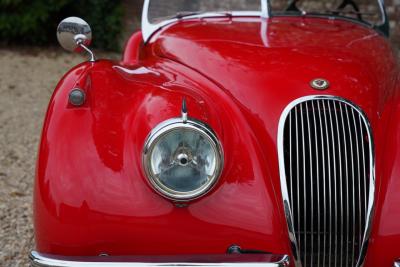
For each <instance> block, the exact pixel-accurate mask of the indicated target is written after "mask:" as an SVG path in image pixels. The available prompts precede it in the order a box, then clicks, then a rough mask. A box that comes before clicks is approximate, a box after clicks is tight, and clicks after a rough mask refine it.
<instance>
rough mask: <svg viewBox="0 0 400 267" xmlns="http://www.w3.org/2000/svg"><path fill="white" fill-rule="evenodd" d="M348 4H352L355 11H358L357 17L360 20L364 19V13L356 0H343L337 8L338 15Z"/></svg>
mask: <svg viewBox="0 0 400 267" xmlns="http://www.w3.org/2000/svg"><path fill="white" fill-rule="evenodd" d="M347 6H351V7H352V8H353V9H354V11H355V12H356V14H357V18H358V19H359V20H362V14H361V13H360V7H359V6H358V5H357V3H356V2H354V0H343V2H342V3H341V4H340V5H339V6H338V8H337V15H339V14H340V11H343V9H344V8H345V7H347Z"/></svg>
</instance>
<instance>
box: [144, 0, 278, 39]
mask: <svg viewBox="0 0 400 267" xmlns="http://www.w3.org/2000/svg"><path fill="white" fill-rule="evenodd" d="M260 1H261V11H232V12H230V13H231V14H232V16H233V17H261V18H269V17H270V4H269V0H260ZM149 7H150V0H145V1H144V4H143V12H142V35H143V41H144V43H147V42H148V41H149V40H150V37H151V36H152V35H153V34H154V33H155V32H157V31H158V30H160V29H162V28H163V27H165V26H167V25H169V24H172V23H174V22H177V21H179V20H182V19H178V18H174V19H167V20H164V21H162V22H160V23H156V24H152V23H151V22H150V20H149ZM213 17H226V15H224V14H221V13H218V12H215V13H213V12H205V13H202V14H198V15H193V16H187V17H185V18H183V19H185V20H186V19H200V18H213Z"/></svg>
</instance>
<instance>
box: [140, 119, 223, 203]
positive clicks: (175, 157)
mask: <svg viewBox="0 0 400 267" xmlns="http://www.w3.org/2000/svg"><path fill="white" fill-rule="evenodd" d="M143 165H144V168H145V171H146V175H147V178H148V179H149V181H150V183H151V185H152V186H153V187H154V188H155V189H156V190H157V191H158V192H159V193H161V194H162V195H163V196H165V197H167V198H169V199H173V200H177V201H187V200H191V199H195V198H197V197H200V196H202V195H204V194H205V193H207V192H208V191H209V190H210V189H211V188H212V187H213V185H214V184H215V183H216V182H217V180H218V178H219V176H220V174H221V170H222V166H223V155H222V149H221V145H220V143H219V142H218V139H217V137H216V136H215V134H214V133H213V131H212V130H211V129H210V128H209V127H208V126H206V125H205V124H202V123H200V122H198V121H194V120H187V121H185V122H183V121H182V120H181V119H172V120H168V121H165V122H163V123H161V124H160V125H158V126H157V127H156V128H155V129H154V130H153V131H152V132H151V134H150V136H149V137H148V139H147V141H146V144H145V147H144V153H143Z"/></svg>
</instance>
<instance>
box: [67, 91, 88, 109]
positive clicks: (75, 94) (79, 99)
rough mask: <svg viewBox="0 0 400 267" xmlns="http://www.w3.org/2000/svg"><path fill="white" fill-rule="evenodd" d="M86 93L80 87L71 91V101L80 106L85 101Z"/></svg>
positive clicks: (72, 103)
mask: <svg viewBox="0 0 400 267" xmlns="http://www.w3.org/2000/svg"><path fill="white" fill-rule="evenodd" d="M85 99H86V94H85V92H84V91H83V90H82V89H80V88H75V89H73V90H72V91H71V92H70V93H69V98H68V100H69V103H70V104H71V105H73V106H76V107H79V106H82V105H83V104H84V103H85Z"/></svg>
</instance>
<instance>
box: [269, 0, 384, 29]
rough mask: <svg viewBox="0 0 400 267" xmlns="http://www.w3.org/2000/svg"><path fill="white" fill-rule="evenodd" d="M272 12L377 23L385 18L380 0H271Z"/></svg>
mask: <svg viewBox="0 0 400 267" xmlns="http://www.w3.org/2000/svg"><path fill="white" fill-rule="evenodd" d="M270 5H271V11H272V14H275V15H285V14H294V15H295V14H301V13H303V14H304V13H305V14H315V15H318V14H321V15H332V16H341V17H347V18H352V19H356V20H361V21H364V22H368V23H370V24H373V25H376V24H380V23H381V22H382V20H383V16H382V15H383V14H382V12H381V9H380V6H379V2H378V0H298V1H286V0H285V1H282V0H270Z"/></svg>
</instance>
